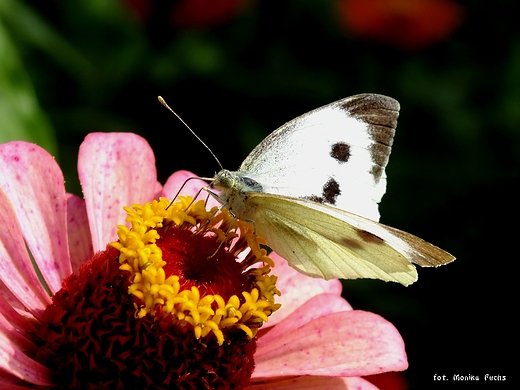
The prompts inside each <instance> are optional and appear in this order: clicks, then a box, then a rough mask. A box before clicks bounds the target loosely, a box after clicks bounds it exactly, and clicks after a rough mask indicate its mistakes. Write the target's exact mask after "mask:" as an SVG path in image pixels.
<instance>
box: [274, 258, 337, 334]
mask: <svg viewBox="0 0 520 390" xmlns="http://www.w3.org/2000/svg"><path fill="white" fill-rule="evenodd" d="M269 257H270V258H271V259H273V260H274V262H275V267H274V268H273V270H272V274H274V275H276V276H278V281H277V282H276V287H277V288H278V290H280V292H281V293H282V296H281V297H277V299H276V302H277V303H281V304H282V307H281V308H280V309H279V310H278V311H276V312H275V313H273V315H271V317H269V322H268V323H267V324H266V325H267V326H273V325H276V324H277V323H279V322H280V321H282V320H283V319H284V318H285V317H287V316H288V315H290V314H291V313H292V312H293V311H294V310H296V309H297V308H298V307H300V306H302V305H303V304H304V303H305V302H306V301H308V300H309V299H310V298H312V297H314V296H316V295H319V294H324V293H329V294H336V295H341V290H342V287H341V282H340V281H339V280H337V279H333V280H324V279H318V278H311V277H309V276H306V275H303V274H301V273H299V272H298V271H296V270H295V269H294V268H292V267H290V266H289V265H288V264H287V260H285V259H284V258H282V257H280V256H279V255H278V254H276V253H275V252H271V254H270V255H269Z"/></svg>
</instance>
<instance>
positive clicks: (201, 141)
mask: <svg viewBox="0 0 520 390" xmlns="http://www.w3.org/2000/svg"><path fill="white" fill-rule="evenodd" d="M157 99H159V102H160V103H161V104H162V105H163V106H164V107H166V108H167V109H168V110H170V112H171V113H172V114H173V115H175V116H176V117H177V118H178V119H179V120H180V121H181V123H182V124H183V125H184V126H186V128H187V129H188V130H189V131H191V134H193V135H194V136H195V138H197V139H198V140H199V142H200V143H201V144H202V145H204V147H205V148H206V149H208V151H209V152H210V153H211V155H212V156H213V158H214V159H215V161H216V162H217V164H218V165H219V166H220V169H224V167H223V166H222V164H221V163H220V161H219V160H218V158H217V156H215V153H213V152H212V151H211V149H210V148H209V146H208V145H206V144H205V143H204V141H203V140H202V139H201V138H200V137H199V136H198V135H197V134H195V132H194V131H193V130H192V129H191V128H190V127H189V126H188V125H187V124H186V122H184V121H183V120H182V118H181V117H180V116H179V115H177V113H176V112H175V111H173V110H172V109H171V108H170V106H169V105H168V104H166V101H165V100H164V99H163V98H162V97H161V96H158V97H157Z"/></svg>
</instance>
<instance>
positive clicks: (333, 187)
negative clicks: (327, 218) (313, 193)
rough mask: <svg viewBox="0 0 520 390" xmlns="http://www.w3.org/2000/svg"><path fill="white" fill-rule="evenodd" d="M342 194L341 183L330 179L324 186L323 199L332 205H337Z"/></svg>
mask: <svg viewBox="0 0 520 390" xmlns="http://www.w3.org/2000/svg"><path fill="white" fill-rule="evenodd" d="M339 194H341V190H340V188H339V183H338V182H337V181H336V180H334V179H329V181H328V182H327V183H325V185H324V186H323V199H325V202H327V203H330V204H336V198H337V197H338V195H339Z"/></svg>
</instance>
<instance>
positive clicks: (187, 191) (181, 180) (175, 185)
mask: <svg viewBox="0 0 520 390" xmlns="http://www.w3.org/2000/svg"><path fill="white" fill-rule="evenodd" d="M197 177H198V176H197V175H195V174H194V173H192V172H190V171H177V172H175V173H173V174H172V175H171V176H170V177H169V178H168V180H167V181H166V184H165V185H164V188H163V194H164V195H163V196H165V197H166V198H168V199H173V198H174V197H175V196H176V195H177V194H179V190H180V189H181V187H182V190H181V191H180V195H189V196H192V197H195V196H197V195H198V199H206V198H207V197H208V194H207V193H206V192H205V191H202V192H201V191H200V190H201V189H202V188H204V187H207V186H208V183H206V182H205V181H203V180H201V179H197ZM219 205H220V203H219V202H217V200H216V199H215V198H214V197H212V196H210V197H209V198H208V208H211V207H213V206H219Z"/></svg>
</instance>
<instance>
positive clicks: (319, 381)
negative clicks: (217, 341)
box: [250, 376, 377, 390]
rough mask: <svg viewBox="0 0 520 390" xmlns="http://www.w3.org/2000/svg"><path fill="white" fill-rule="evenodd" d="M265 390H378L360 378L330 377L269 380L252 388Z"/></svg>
mask: <svg viewBox="0 0 520 390" xmlns="http://www.w3.org/2000/svg"><path fill="white" fill-rule="evenodd" d="M250 388H251V390H254V389H265V390H296V389H298V390H300V389H303V390H305V389H314V390H319V389H327V390H347V389H348V390H377V387H376V386H374V385H373V384H372V383H370V382H369V381H366V380H364V379H363V378H359V377H347V378H340V377H330V376H300V377H296V378H290V379H285V380H279V381H277V380H272V381H271V380H268V381H267V382H266V383H259V384H255V383H253V384H252V386H251V387H250Z"/></svg>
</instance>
